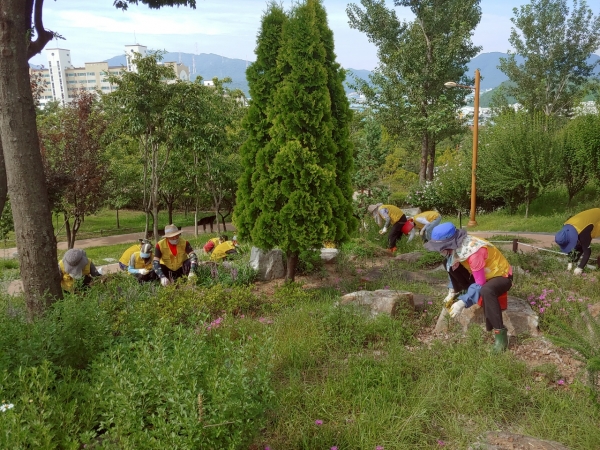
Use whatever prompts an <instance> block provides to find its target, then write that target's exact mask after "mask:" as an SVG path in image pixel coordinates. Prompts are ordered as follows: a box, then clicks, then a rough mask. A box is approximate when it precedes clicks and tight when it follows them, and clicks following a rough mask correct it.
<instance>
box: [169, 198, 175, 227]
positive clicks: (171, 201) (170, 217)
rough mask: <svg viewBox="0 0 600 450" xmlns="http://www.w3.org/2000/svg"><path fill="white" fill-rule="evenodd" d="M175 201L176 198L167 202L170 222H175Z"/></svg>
mask: <svg viewBox="0 0 600 450" xmlns="http://www.w3.org/2000/svg"><path fill="white" fill-rule="evenodd" d="M173 203H175V200H174V199H171V200H170V201H168V202H167V212H168V214H169V223H173Z"/></svg>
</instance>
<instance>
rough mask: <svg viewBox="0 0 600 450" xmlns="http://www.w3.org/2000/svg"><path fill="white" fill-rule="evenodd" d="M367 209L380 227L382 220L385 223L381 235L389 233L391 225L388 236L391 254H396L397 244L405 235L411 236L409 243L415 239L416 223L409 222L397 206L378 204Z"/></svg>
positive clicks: (380, 231)
mask: <svg viewBox="0 0 600 450" xmlns="http://www.w3.org/2000/svg"><path fill="white" fill-rule="evenodd" d="M367 209H368V211H369V212H370V213H371V214H373V218H374V219H375V221H376V222H377V225H380V223H381V221H382V219H383V221H384V224H383V228H382V229H381V230H379V234H385V233H387V231H388V227H389V226H390V225H391V228H390V234H389V236H388V251H389V252H390V253H392V254H393V253H395V252H396V250H397V248H396V242H398V240H399V239H401V238H402V235H403V234H407V235H409V238H408V241H409V242H410V241H411V240H412V238H413V237H414V230H413V228H414V226H415V225H414V223H412V222H408V220H407V219H406V215H405V214H404V212H403V211H402V210H401V209H400V208H398V207H397V206H394V205H384V204H383V203H377V204H376V205H369V207H368V208H367Z"/></svg>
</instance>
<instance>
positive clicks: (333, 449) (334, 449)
mask: <svg viewBox="0 0 600 450" xmlns="http://www.w3.org/2000/svg"><path fill="white" fill-rule="evenodd" d="M330 450H338V448H337V447H335V446H333V447H331V449H330Z"/></svg>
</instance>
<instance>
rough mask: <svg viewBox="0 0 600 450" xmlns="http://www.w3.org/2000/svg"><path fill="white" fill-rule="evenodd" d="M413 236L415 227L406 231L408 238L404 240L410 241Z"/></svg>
mask: <svg viewBox="0 0 600 450" xmlns="http://www.w3.org/2000/svg"><path fill="white" fill-rule="evenodd" d="M414 237H415V229H414V228H413V229H412V230H410V233H408V240H407V241H406V242H410V241H412V240H413V238H414Z"/></svg>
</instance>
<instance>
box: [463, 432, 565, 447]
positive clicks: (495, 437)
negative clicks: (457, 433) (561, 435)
mask: <svg viewBox="0 0 600 450" xmlns="http://www.w3.org/2000/svg"><path fill="white" fill-rule="evenodd" d="M511 449H512V450H518V449H535V450H569V448H568V447H565V446H564V445H563V444H561V443H560V442H555V441H547V440H545V439H538V438H535V437H533V436H525V435H522V434H515V433H509V432H506V431H490V432H488V433H487V434H486V435H485V437H483V438H482V439H480V440H479V441H478V442H476V443H474V444H472V445H470V446H469V447H468V448H467V450H511Z"/></svg>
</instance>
